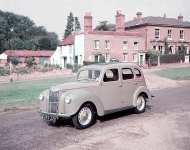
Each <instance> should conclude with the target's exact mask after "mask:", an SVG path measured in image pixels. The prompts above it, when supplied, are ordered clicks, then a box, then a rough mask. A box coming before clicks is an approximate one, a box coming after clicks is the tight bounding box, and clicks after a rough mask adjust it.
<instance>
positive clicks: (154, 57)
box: [146, 50, 159, 66]
mask: <svg viewBox="0 0 190 150" xmlns="http://www.w3.org/2000/svg"><path fill="white" fill-rule="evenodd" d="M158 56H159V52H158V51H156V50H149V51H148V52H147V53H146V61H148V65H151V66H156V65H158Z"/></svg>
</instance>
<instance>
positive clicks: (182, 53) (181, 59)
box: [178, 44, 186, 62]
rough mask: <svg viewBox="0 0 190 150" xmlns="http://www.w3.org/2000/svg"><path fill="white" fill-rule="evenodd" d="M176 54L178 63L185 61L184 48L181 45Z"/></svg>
mask: <svg viewBox="0 0 190 150" xmlns="http://www.w3.org/2000/svg"><path fill="white" fill-rule="evenodd" d="M178 53H179V58H180V61H182V62H184V61H185V54H186V48H185V46H184V45H183V44H182V45H181V46H180V47H179V50H178Z"/></svg>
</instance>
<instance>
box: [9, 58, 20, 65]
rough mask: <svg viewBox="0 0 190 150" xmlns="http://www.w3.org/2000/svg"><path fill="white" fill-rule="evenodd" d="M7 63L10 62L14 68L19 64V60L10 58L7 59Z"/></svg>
mask: <svg viewBox="0 0 190 150" xmlns="http://www.w3.org/2000/svg"><path fill="white" fill-rule="evenodd" d="M8 61H9V62H11V63H12V64H13V65H15V66H16V65H18V64H19V58H17V57H10V58H8Z"/></svg>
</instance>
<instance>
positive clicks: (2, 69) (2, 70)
mask: <svg viewBox="0 0 190 150" xmlns="http://www.w3.org/2000/svg"><path fill="white" fill-rule="evenodd" d="M9 74H10V71H9V69H8V68H5V67H0V76H6V75H9Z"/></svg>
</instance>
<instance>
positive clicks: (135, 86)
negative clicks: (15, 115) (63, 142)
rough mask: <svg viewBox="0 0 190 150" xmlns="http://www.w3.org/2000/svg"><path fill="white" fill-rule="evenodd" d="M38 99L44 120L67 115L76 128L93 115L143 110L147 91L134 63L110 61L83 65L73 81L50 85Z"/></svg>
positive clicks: (90, 121)
mask: <svg viewBox="0 0 190 150" xmlns="http://www.w3.org/2000/svg"><path fill="white" fill-rule="evenodd" d="M39 99H40V113H41V115H42V117H43V119H44V120H46V121H48V122H49V121H50V122H56V120H57V119H59V118H61V117H63V118H64V117H69V118H72V121H73V124H74V126H75V127H76V128H78V129H84V128H87V127H89V126H91V125H92V124H94V123H95V121H96V117H97V116H104V115H106V114H110V113H113V112H117V111H121V110H124V109H127V108H134V110H135V112H136V113H142V112H144V111H145V108H146V102H147V101H148V100H150V99H151V94H150V92H149V90H148V89H147V86H146V83H145V79H144V76H143V73H142V71H141V69H140V68H139V67H138V66H137V65H135V64H130V63H112V64H97V65H88V66H84V67H82V68H81V69H80V70H79V72H78V74H77V78H76V81H75V82H71V83H65V84H62V85H58V86H55V87H52V88H50V89H49V90H46V91H44V92H42V93H41V94H40V97H39Z"/></svg>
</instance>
